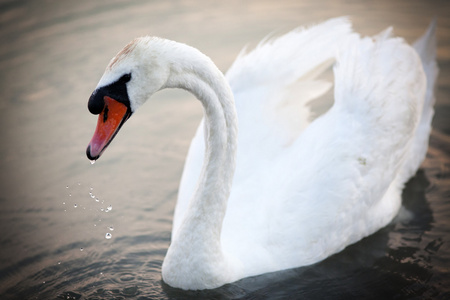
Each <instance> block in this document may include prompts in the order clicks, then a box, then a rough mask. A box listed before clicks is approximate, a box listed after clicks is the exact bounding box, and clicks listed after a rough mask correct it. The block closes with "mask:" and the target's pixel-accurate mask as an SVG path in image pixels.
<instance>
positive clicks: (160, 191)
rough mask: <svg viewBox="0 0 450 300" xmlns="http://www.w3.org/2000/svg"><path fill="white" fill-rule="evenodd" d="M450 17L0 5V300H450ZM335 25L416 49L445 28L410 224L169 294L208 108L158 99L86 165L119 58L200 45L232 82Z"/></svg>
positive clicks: (278, 8)
mask: <svg viewBox="0 0 450 300" xmlns="http://www.w3.org/2000/svg"><path fill="white" fill-rule="evenodd" d="M224 2H225V1H224ZM448 11H450V5H449V4H448V2H446V1H406V0H404V1H387V0H383V1H343V0H341V1H331V0H330V1H320V2H319V1H246V2H245V3H242V2H241V1H226V3H210V2H208V1H201V2H199V1H187V0H183V1H164V2H163V1H95V2H93V1H70V2H69V1H39V2H38V1H35V2H32V1H2V2H1V3H0V37H1V40H2V43H1V45H0V87H1V89H0V93H1V96H2V97H1V100H0V110H1V112H2V117H1V118H0V128H1V129H2V131H1V139H2V143H1V144H0V169H1V173H0V176H1V177H0V184H1V186H0V225H1V227H0V228H1V235H0V245H1V247H0V295H3V296H2V297H1V298H2V299H55V298H60V299H125V298H127V299H169V298H177V299H184V298H192V299H198V298H216V299H282V298H290V299H292V298H304V299H340V298H342V299H351V298H355V299H362V298H364V299H370V298H372V299H381V298H383V299H388V298H391V299H392V298H395V299H406V298H408V299H410V298H435V299H448V298H450V288H449V286H450V279H449V276H448V271H449V269H450V244H449V243H450V237H449V234H450V188H449V186H450V123H449V118H450V17H449V15H448ZM340 15H348V16H351V18H352V20H353V22H354V25H355V28H356V30H357V31H359V32H361V33H363V34H366V35H371V34H375V33H377V32H379V31H381V30H383V29H384V28H386V27H387V26H389V25H393V26H394V31H395V33H396V34H398V35H400V36H403V37H405V39H406V40H407V41H409V42H412V41H414V40H415V38H417V37H418V36H420V35H421V34H422V33H423V31H424V30H425V28H426V27H427V26H428V23H429V22H430V21H431V19H432V18H433V17H434V16H437V17H438V44H439V46H438V60H439V61H438V63H439V66H440V68H441V73H440V77H439V79H438V87H437V103H436V114H435V118H434V121H433V125H434V130H433V133H432V136H431V140H430V149H429V151H428V155H427V158H426V160H425V161H424V163H423V166H422V168H421V170H420V171H419V172H418V173H417V175H416V176H415V177H414V178H413V179H412V180H411V181H410V182H409V183H408V185H407V187H406V189H405V191H404V194H403V203H404V206H405V209H406V210H408V211H409V212H410V213H411V216H412V217H411V218H403V219H400V220H398V221H397V222H396V223H394V224H392V225H390V226H387V227H386V228H383V229H381V230H380V231H379V232H377V233H376V234H374V235H373V236H370V237H368V238H366V239H364V240H362V241H361V242H359V243H357V244H355V245H352V246H350V247H348V248H347V249H345V250H344V251H342V252H341V253H339V254H336V255H334V256H332V257H330V258H328V259H327V260H325V261H323V262H321V263H319V264H315V265H313V266H309V267H304V268H298V269H293V270H287V271H283V272H277V273H275V274H266V275H262V276H257V277H254V278H247V279H243V280H241V281H239V282H236V283H233V284H229V285H226V286H224V287H222V288H220V289H217V290H214V291H206V292H183V291H180V290H177V289H173V288H170V287H168V286H166V285H165V284H164V283H163V282H162V281H161V275H160V269H161V263H162V260H163V258H164V255H165V253H166V250H167V247H168V245H169V242H170V230H171V223H172V214H173V208H174V205H175V201H176V194H177V188H178V182H179V179H180V175H181V171H182V166H183V162H184V158H185V155H186V151H187V148H188V145H189V142H190V139H191V138H192V136H193V134H194V131H195V128H196V126H197V125H198V122H199V120H200V118H201V113H202V111H201V107H200V104H199V103H198V101H196V100H195V99H194V98H193V96H191V95H189V94H187V93H185V92H183V91H178V90H175V91H164V92H161V93H159V94H157V95H155V96H154V97H153V98H152V100H151V101H150V102H149V103H147V104H146V105H145V106H144V107H143V108H142V109H140V111H139V112H138V113H136V114H135V115H134V116H133V118H131V119H130V120H129V121H128V122H127V124H126V125H125V126H124V128H123V129H122V130H121V132H120V134H119V135H118V137H117V138H116V139H115V141H114V142H113V144H112V145H111V147H110V148H109V149H108V151H107V152H106V153H105V154H104V155H103V156H102V158H101V160H99V161H98V162H97V163H96V164H94V165H91V164H90V163H89V161H88V160H87V159H86V157H85V153H84V150H85V147H86V145H87V143H88V142H89V140H90V138H91V135H92V133H93V130H94V128H95V124H96V117H94V116H92V115H90V114H89V112H88V111H87V107H86V104H87V99H88V97H89V95H90V93H91V92H92V90H93V89H94V88H95V86H96V84H97V82H98V80H99V78H100V76H101V75H102V73H103V70H104V68H105V66H106V65H107V63H108V62H109V60H110V58H111V57H112V56H114V55H115V54H116V53H117V52H118V51H119V50H120V49H121V48H122V47H123V46H124V45H125V44H126V43H128V42H129V41H130V40H132V39H133V38H134V37H137V36H141V35H147V34H150V35H157V36H162V37H166V38H170V39H174V40H177V41H180V42H184V43H187V44H190V45H192V46H195V47H197V48H199V49H200V50H201V51H203V52H204V53H206V54H207V55H208V56H210V57H211V58H212V59H213V61H215V62H216V64H217V65H218V67H219V68H220V69H221V70H222V71H226V70H227V68H228V67H229V66H230V64H231V63H232V61H233V60H234V58H235V57H236V55H237V54H238V53H239V51H240V50H241V48H242V47H244V46H245V45H250V46H254V45H256V43H257V42H258V41H259V40H261V39H262V38H263V37H264V36H266V35H267V34H269V33H274V32H275V33H277V32H279V33H282V32H285V31H287V30H289V29H292V28H294V27H296V26H299V25H304V24H309V23H314V22H318V21H320V20H324V19H327V18H329V17H335V16H340ZM92 196H93V197H92ZM96 198H97V199H98V201H97V200H96ZM108 207H110V208H111V209H108ZM107 234H110V235H111V238H109V239H107V238H106V235H107Z"/></svg>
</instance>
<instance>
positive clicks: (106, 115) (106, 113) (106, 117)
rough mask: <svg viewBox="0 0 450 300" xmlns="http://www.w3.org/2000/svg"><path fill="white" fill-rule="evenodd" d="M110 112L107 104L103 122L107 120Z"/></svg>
mask: <svg viewBox="0 0 450 300" xmlns="http://www.w3.org/2000/svg"><path fill="white" fill-rule="evenodd" d="M108 112H109V109H108V105H105V109H104V110H103V123H105V122H106V120H108Z"/></svg>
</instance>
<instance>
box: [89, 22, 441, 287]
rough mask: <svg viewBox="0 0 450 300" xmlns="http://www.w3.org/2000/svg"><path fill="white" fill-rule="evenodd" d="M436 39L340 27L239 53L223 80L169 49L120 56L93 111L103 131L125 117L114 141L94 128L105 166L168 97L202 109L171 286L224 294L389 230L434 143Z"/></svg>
mask: <svg viewBox="0 0 450 300" xmlns="http://www.w3.org/2000/svg"><path fill="white" fill-rule="evenodd" d="M433 27H434V26H431V27H430V29H429V31H428V32H427V34H426V35H425V36H424V37H422V39H421V40H419V41H418V42H416V45H415V48H416V49H415V50H414V49H413V48H412V47H410V46H408V45H406V44H405V43H404V42H403V41H402V40H401V39H399V38H391V37H390V36H389V34H390V31H389V30H388V31H386V32H384V33H382V34H381V35H380V36H378V37H376V38H375V41H374V40H372V39H369V38H365V39H361V38H359V36H357V35H356V34H354V33H352V32H351V29H350V25H349V24H348V22H347V21H346V20H344V19H334V20H330V21H328V22H325V23H323V24H321V25H318V26H316V27H312V28H310V29H307V30H297V31H293V32H291V33H288V34H286V35H285V36H282V37H281V38H278V39H276V40H273V41H270V42H268V43H266V44H262V45H260V46H259V47H258V48H257V49H255V50H254V51H253V52H251V53H249V54H246V55H241V56H240V57H239V58H238V59H237V60H236V62H235V63H234V64H233V66H232V67H231V69H230V70H229V71H228V73H227V75H226V78H225V77H224V76H223V75H222V73H221V72H220V71H219V70H218V69H217V68H216V67H215V66H214V64H213V63H212V62H211V61H210V60H209V59H208V58H207V57H206V56H204V55H203V54H201V53H200V52H199V51H198V50H196V49H194V48H191V47H189V46H186V45H183V44H179V43H175V42H172V41H167V40H163V39H158V38H140V39H137V40H135V41H133V42H132V43H131V44H130V45H128V46H127V47H126V48H125V49H124V50H123V51H121V53H119V54H118V56H116V58H114V59H113V60H112V61H111V63H110V65H109V66H108V68H107V71H106V72H105V74H104V76H103V77H102V79H101V81H100V83H99V85H98V87H97V89H96V91H95V92H94V94H93V96H92V97H91V99H90V102H89V108H90V110H91V112H93V113H101V116H100V118H99V127H101V126H102V125H101V124H105V125H104V126H106V127H107V126H109V125H108V124H109V123H108V122H110V121H109V119H110V118H111V119H113V118H116V117H114V116H115V115H113V114H112V113H111V112H109V111H110V110H111V108H112V107H113V105H116V104H114V103H116V102H114V100H117V99H119V100H117V101H118V102H119V104H118V107H119V110H122V113H121V114H120V116H119V118H118V119H114V120H113V121H111V122H115V123H114V124H116V125H114V128H113V129H111V130H110V131H108V132H107V130H106V131H105V132H106V133H104V132H103V131H101V130H102V129H97V132H100V133H97V132H96V134H95V135H94V138H93V140H92V141H91V144H90V146H89V147H88V151H87V153H88V157H90V158H91V159H97V158H98V157H99V156H100V154H101V153H102V152H103V150H104V149H105V148H106V146H107V145H108V143H109V142H110V140H111V139H112V138H113V137H114V135H115V133H116V132H117V130H118V128H120V126H121V125H122V124H123V122H124V121H125V120H126V119H127V118H128V117H129V116H130V114H131V113H132V112H134V111H135V110H136V109H137V108H138V107H139V106H140V105H142V103H143V102H144V101H146V100H147V98H148V97H149V96H150V95H151V94H153V93H154V92H156V91H157V90H160V89H162V88H166V87H181V88H183V89H186V90H188V91H190V92H192V93H193V94H194V95H195V96H196V97H197V98H198V99H199V100H200V101H201V102H202V104H203V106H204V110H205V118H204V120H203V121H202V123H201V124H200V127H199V129H198V130H197V133H196V136H195V137H194V139H193V141H192V144H191V148H190V150H189V153H188V157H187V160H186V165H185V169H184V173H183V178H182V181H181V185H180V192H179V197H178V202H177V206H176V211H175V217H174V223H173V231H172V243H171V245H170V247H169V250H168V252H167V255H166V258H165V260H164V263H163V266H162V275H163V279H164V281H165V282H166V283H168V284H169V285H171V286H174V287H179V288H183V289H205V288H215V287H219V286H221V285H223V284H225V283H229V282H233V281H236V280H238V279H241V278H244V277H248V276H252V275H258V274H263V273H267V272H273V271H278V270H283V269H288V268H294V267H299V266H304V265H308V264H312V263H315V262H318V261H320V260H322V259H324V258H326V257H327V256H329V255H331V254H333V253H336V252H338V251H340V250H342V249H343V248H345V247H346V246H347V245H349V244H352V243H354V242H356V241H358V240H360V239H361V238H363V237H365V236H367V235H369V234H371V233H373V232H375V231H377V230H378V229H380V228H381V227H383V226H385V225H387V224H388V223H389V222H390V221H391V220H392V219H393V217H394V216H395V215H396V214H397V212H398V210H399V208H400V206H401V197H400V196H401V191H402V189H403V186H404V183H405V182H406V181H407V180H408V179H409V178H410V177H411V176H412V175H414V173H415V172H416V171H417V169H418V167H419V165H420V163H421V161H422V160H423V158H424V156H425V153H426V149H427V145H428V136H429V132H430V130H431V127H430V126H431V125H430V124H431V118H432V115H433V108H432V105H433V101H434V100H433V85H434V80H435V77H436V74H437V67H436V63H435V53H434V52H435V49H434V46H433V45H434V44H433V43H434V33H433ZM418 53H419V55H420V57H419V55H418ZM336 57H337V66H336V67H335V70H334V71H335V93H334V94H335V103H334V105H333V107H332V108H331V109H330V110H329V111H328V112H326V113H325V114H323V115H322V116H320V117H318V118H317V119H316V120H314V121H312V122H310V118H311V116H310V113H309V110H308V108H307V106H305V104H306V102H308V101H310V100H312V99H314V98H316V97H318V96H320V95H322V94H323V93H325V92H326V91H327V90H328V88H329V87H330V84H328V83H326V82H323V81H318V80H316V79H315V78H316V76H317V75H319V74H320V73H321V72H322V71H323V70H324V69H325V68H326V67H327V66H329V65H331V63H332V62H333V61H334V59H336ZM424 70H425V72H424ZM124 74H131V75H130V76H127V77H124ZM119 78H120V79H119ZM427 81H428V82H427ZM228 83H229V84H228ZM121 93H125V95H123V94H121ZM102 101H103V102H102ZM234 103H236V105H235V104H234ZM108 107H109V108H108ZM105 108H106V112H105ZM235 108H236V109H235ZM108 113H109V115H108ZM120 118H122V119H120ZM117 120H119V122H117ZM237 120H239V125H238V123H237ZM102 122H103V123H102ZM99 127H98V128H99ZM238 132H239V134H238ZM105 137H106V138H105ZM105 140H106V141H105Z"/></svg>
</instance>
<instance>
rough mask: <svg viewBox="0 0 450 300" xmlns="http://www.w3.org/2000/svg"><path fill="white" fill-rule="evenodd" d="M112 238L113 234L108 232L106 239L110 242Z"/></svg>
mask: <svg viewBox="0 0 450 300" xmlns="http://www.w3.org/2000/svg"><path fill="white" fill-rule="evenodd" d="M110 238H112V234H111V233H109V232H107V233H106V235H105V239H107V240H109V239H110Z"/></svg>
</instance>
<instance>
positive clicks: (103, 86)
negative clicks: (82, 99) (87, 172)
mask: <svg viewBox="0 0 450 300" xmlns="http://www.w3.org/2000/svg"><path fill="white" fill-rule="evenodd" d="M170 43H171V42H170V41H167V40H163V39H159V38H153V37H142V38H138V39H135V40H134V41H132V42H131V43H129V44H128V45H127V46H125V48H123V49H122V50H121V51H120V52H119V53H118V54H117V55H116V56H115V57H114V58H113V59H112V60H111V62H110V63H109V65H108V67H107V68H106V71H105V73H104V74H103V76H102V78H101V79H100V82H99V83H98V85H97V88H96V89H95V90H94V92H93V93H92V95H91V97H90V98H89V102H88V108H89V111H90V112H91V113H92V114H95V115H99V117H98V122H97V128H96V130H95V133H94V136H93V137H92V139H91V142H90V143H89V145H88V147H87V149H86V154H87V156H88V158H89V159H90V160H96V159H98V158H99V157H100V155H101V154H102V153H103V151H104V150H105V149H106V147H107V146H108V145H109V143H110V142H111V141H112V139H113V138H114V136H115V135H116V134H117V132H118V131H119V129H120V127H121V126H122V125H123V124H124V123H125V121H126V120H128V118H129V117H130V116H131V115H132V114H133V113H134V112H135V111H136V110H137V109H138V108H139V107H140V106H141V105H142V104H143V103H144V102H145V101H146V100H147V99H148V98H149V97H150V96H151V95H152V94H153V93H155V92H156V91H158V90H160V89H161V88H163V87H164V85H165V83H166V82H167V79H168V77H169V74H170V67H169V63H168V56H167V51H166V48H167V44H170Z"/></svg>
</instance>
